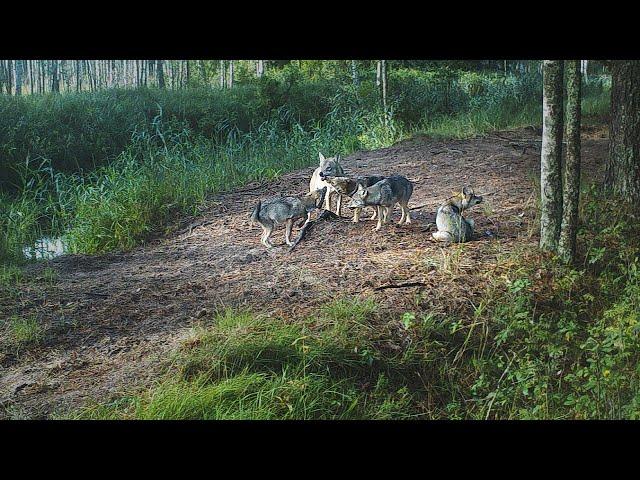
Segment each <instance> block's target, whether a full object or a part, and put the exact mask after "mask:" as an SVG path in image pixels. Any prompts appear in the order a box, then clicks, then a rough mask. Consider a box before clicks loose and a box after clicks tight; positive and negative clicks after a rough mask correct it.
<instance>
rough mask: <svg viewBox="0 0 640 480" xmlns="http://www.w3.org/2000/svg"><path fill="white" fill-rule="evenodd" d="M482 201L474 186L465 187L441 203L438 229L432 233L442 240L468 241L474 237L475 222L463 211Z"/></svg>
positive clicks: (437, 219)
mask: <svg viewBox="0 0 640 480" xmlns="http://www.w3.org/2000/svg"><path fill="white" fill-rule="evenodd" d="M478 203H482V197H480V196H476V195H475V194H474V193H473V188H471V187H464V188H463V189H462V192H460V193H458V194H456V195H454V196H453V197H452V198H450V199H449V200H448V201H447V202H445V203H443V204H442V205H440V207H439V208H438V212H437V214H436V226H437V227H438V231H437V232H434V233H432V234H431V235H432V236H433V238H435V239H436V240H438V241H441V242H455V243H462V242H468V241H469V240H471V239H472V238H473V229H474V226H475V222H474V221H473V220H471V219H470V218H464V217H463V216H462V213H463V212H464V211H465V210H466V209H468V208H471V207H473V206H474V205H477V204H478Z"/></svg>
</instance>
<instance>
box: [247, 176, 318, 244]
mask: <svg viewBox="0 0 640 480" xmlns="http://www.w3.org/2000/svg"><path fill="white" fill-rule="evenodd" d="M326 192H327V189H326V187H325V188H322V189H320V190H315V191H313V192H310V193H307V194H306V195H302V196H299V197H272V198H269V199H267V200H264V201H259V202H258V204H257V205H256V206H255V208H254V209H253V212H251V222H252V223H253V224H256V223H258V224H260V226H261V227H262V237H261V241H262V244H263V245H264V246H265V247H267V248H271V247H273V244H272V243H271V241H270V240H269V237H270V236H271V232H273V229H274V228H275V226H276V225H279V224H281V223H284V224H285V234H284V239H285V242H287V245H289V246H293V244H294V243H293V242H292V241H291V229H292V228H293V223H294V222H295V221H296V220H298V219H300V218H304V217H306V221H305V222H304V225H306V224H307V223H308V222H309V220H310V218H311V212H312V211H313V210H315V209H316V208H321V207H322V203H323V201H324V197H325V194H326ZM304 225H302V226H303V227H304Z"/></svg>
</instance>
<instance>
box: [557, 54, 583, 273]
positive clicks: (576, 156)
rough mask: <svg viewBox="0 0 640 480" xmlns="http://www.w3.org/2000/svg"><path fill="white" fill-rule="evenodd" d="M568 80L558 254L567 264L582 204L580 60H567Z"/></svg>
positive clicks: (570, 260) (569, 260) (569, 261)
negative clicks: (565, 147)
mask: <svg viewBox="0 0 640 480" xmlns="http://www.w3.org/2000/svg"><path fill="white" fill-rule="evenodd" d="M565 76H566V77H567V111H566V138H567V154H566V156H565V157H566V158H565V166H564V182H563V192H562V225H561V228H560V241H559V243H558V254H559V255H560V258H562V260H564V261H565V262H566V263H572V262H573V261H574V260H575V256H576V234H577V231H578V203H579V201H580V101H581V91H580V90H581V86H582V85H581V84H582V77H581V75H580V61H579V60H567V61H565Z"/></svg>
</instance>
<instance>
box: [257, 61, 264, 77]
mask: <svg viewBox="0 0 640 480" xmlns="http://www.w3.org/2000/svg"><path fill="white" fill-rule="evenodd" d="M262 75H264V60H258V63H256V76H257V77H258V78H262Z"/></svg>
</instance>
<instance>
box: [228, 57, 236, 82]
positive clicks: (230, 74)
mask: <svg viewBox="0 0 640 480" xmlns="http://www.w3.org/2000/svg"><path fill="white" fill-rule="evenodd" d="M233 69H234V61H233V60H229V77H228V78H227V86H228V87H229V88H233Z"/></svg>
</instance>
